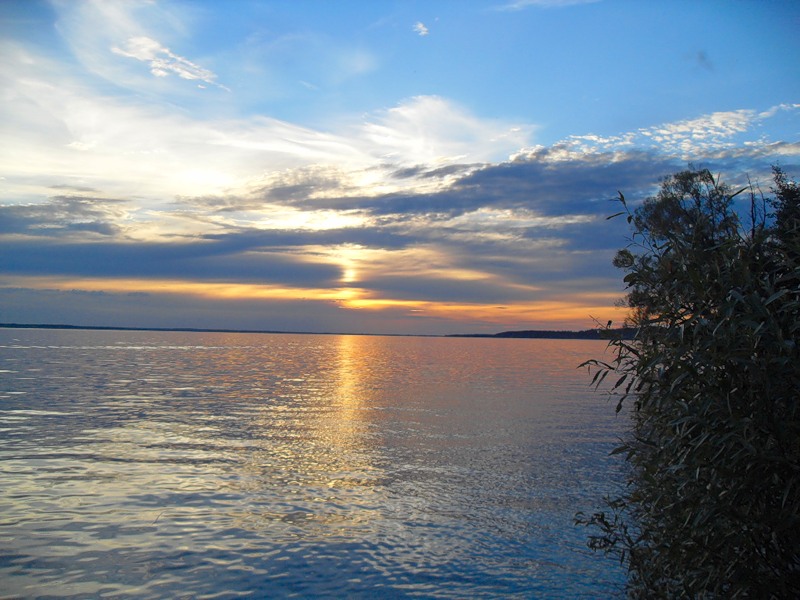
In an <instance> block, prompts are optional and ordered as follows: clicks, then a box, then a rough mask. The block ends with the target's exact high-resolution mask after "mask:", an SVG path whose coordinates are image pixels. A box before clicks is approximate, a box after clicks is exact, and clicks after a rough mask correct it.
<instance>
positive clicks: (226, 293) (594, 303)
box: [0, 277, 627, 328]
mask: <svg viewBox="0 0 800 600" xmlns="http://www.w3.org/2000/svg"><path fill="white" fill-rule="evenodd" d="M0 287H27V288H35V289H51V290H58V291H73V290H79V291H86V292H106V293H118V294H130V293H147V294H166V295H192V296H197V297H204V298H213V299H222V300H232V301H236V300H263V301H298V302H301V301H309V302H328V303H335V304H336V305H337V306H338V307H339V308H340V309H343V310H364V311H370V312H383V311H386V312H389V311H393V312H395V313H397V312H400V313H405V314H406V316H413V317H418V318H420V319H437V320H444V321H456V322H465V323H469V322H479V323H484V324H497V325H498V326H503V327H505V326H510V327H516V328H538V327H546V326H547V324H548V323H554V322H558V323H560V324H562V323H573V324H581V323H587V322H591V320H592V319H596V320H597V321H599V322H602V323H605V322H606V321H607V320H609V319H611V320H613V321H614V322H621V321H622V320H623V319H624V317H625V315H626V314H627V309H625V308H621V307H617V306H615V305H614V304H615V302H616V301H617V300H618V299H619V297H620V294H617V293H590V294H587V293H582V294H575V295H572V296H569V297H565V298H564V300H560V301H553V300H545V301H530V302H511V303H504V304H502V305H500V304H498V303H480V302H446V301H442V302H434V301H430V300H422V299H420V300H415V299H397V298H391V297H378V296H377V294H376V292H374V291H372V290H368V289H366V288H359V287H337V288H310V287H286V286H280V285H265V284H250V283H226V282H198V281H168V280H147V279H92V278H79V279H72V278H66V277H14V278H13V279H12V278H5V279H4V280H0ZM509 324H512V325H509ZM513 324H536V326H529V325H513ZM576 327H579V328H585V327H588V326H584V325H576Z"/></svg>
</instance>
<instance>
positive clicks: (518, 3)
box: [500, 0, 600, 10]
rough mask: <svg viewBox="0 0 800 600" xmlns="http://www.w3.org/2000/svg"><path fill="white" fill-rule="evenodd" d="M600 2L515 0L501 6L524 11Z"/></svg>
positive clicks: (584, 0) (590, 0)
mask: <svg viewBox="0 0 800 600" xmlns="http://www.w3.org/2000/svg"><path fill="white" fill-rule="evenodd" d="M599 1H600V0H514V1H513V2H510V3H508V4H504V5H503V6H501V7H500V8H501V10H522V9H525V8H529V7H535V8H563V7H566V6H575V5H577V4H593V3H595V2H599Z"/></svg>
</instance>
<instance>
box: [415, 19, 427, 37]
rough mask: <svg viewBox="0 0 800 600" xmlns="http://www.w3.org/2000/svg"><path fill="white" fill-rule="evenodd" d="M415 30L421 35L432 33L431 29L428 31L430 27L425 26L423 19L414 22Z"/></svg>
mask: <svg viewBox="0 0 800 600" xmlns="http://www.w3.org/2000/svg"><path fill="white" fill-rule="evenodd" d="M414 31H415V32H416V33H417V35H419V36H420V37H425V36H426V35H428V34H429V33H430V31H428V28H427V27H426V26H425V24H424V23H423V22H422V21H417V22H416V23H414Z"/></svg>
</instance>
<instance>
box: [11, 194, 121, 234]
mask: <svg viewBox="0 0 800 600" xmlns="http://www.w3.org/2000/svg"><path fill="white" fill-rule="evenodd" d="M122 204H123V202H122V201H120V200H118V199H114V198H101V197H94V196H73V195H68V196H54V197H53V198H51V199H50V201H49V202H48V203H47V204H12V205H5V206H0V233H19V234H25V235H35V236H48V237H55V236H64V235H69V234H71V233H81V232H83V233H96V234H98V235H101V236H111V235H115V234H118V233H120V231H121V229H120V227H119V226H118V225H117V224H116V221H117V220H118V219H119V217H120V216H121V215H122V214H123V208H122Z"/></svg>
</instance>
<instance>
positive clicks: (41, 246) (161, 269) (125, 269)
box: [0, 240, 341, 287]
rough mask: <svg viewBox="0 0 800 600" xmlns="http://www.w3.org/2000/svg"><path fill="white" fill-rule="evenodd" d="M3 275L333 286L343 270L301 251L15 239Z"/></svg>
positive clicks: (2, 263) (6, 248)
mask: <svg viewBox="0 0 800 600" xmlns="http://www.w3.org/2000/svg"><path fill="white" fill-rule="evenodd" d="M0 272H3V273H6V274H15V275H73V276H81V277H118V278H119V277H122V278H125V277H130V278H156V279H191V280H195V281H207V282H212V281H216V282H222V281H225V282H244V283H263V284H274V283H278V284H293V285H313V286H320V287H326V286H331V285H334V284H335V282H336V281H337V280H338V278H339V277H340V275H341V271H340V269H338V268H337V267H335V266H332V265H329V264H324V263H322V262H313V257H309V256H305V255H303V254H302V253H301V252H297V253H287V252H280V253H279V252H272V251H262V250H250V251H241V252H235V251H231V249H230V248H227V247H225V246H224V245H223V244H214V243H210V242H205V243H202V242H198V243H172V244H165V243H160V244H157V243H124V242H113V243H110V242H97V243H60V242H58V241H49V242H44V243H43V242H41V241H31V240H14V241H10V242H6V243H4V244H3V250H2V253H0Z"/></svg>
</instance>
